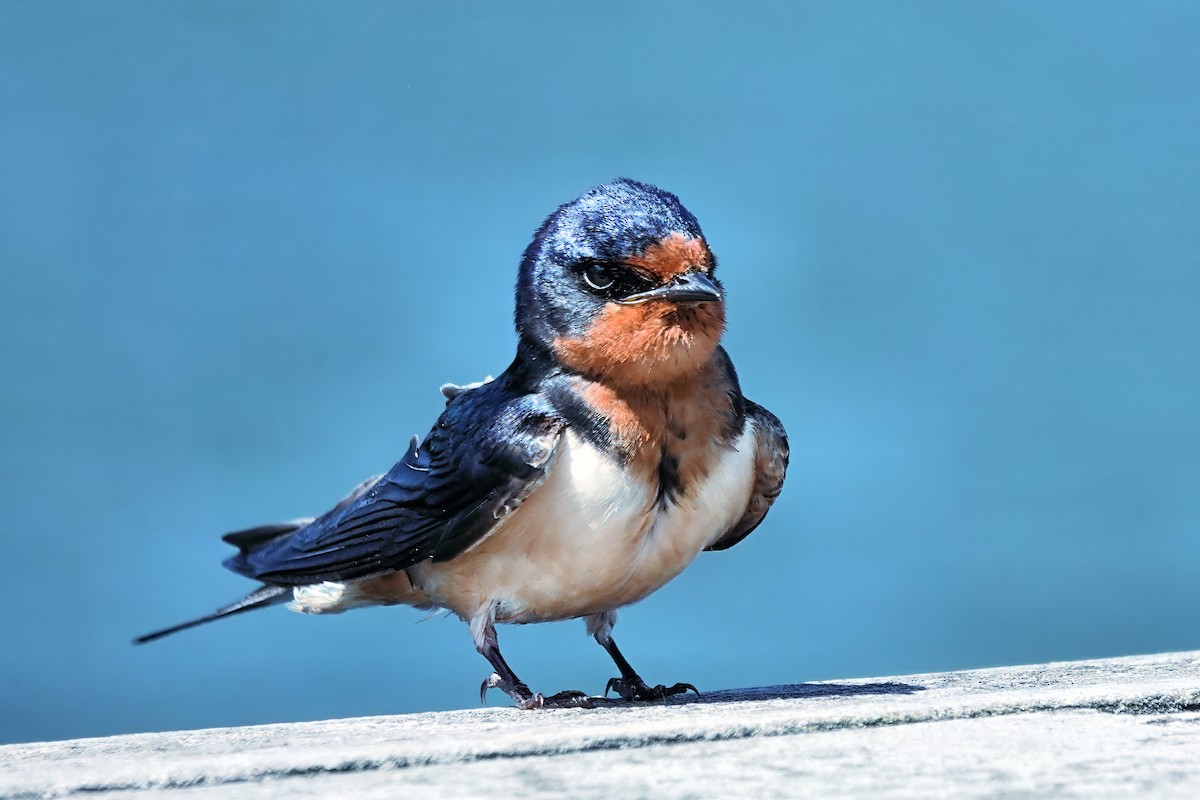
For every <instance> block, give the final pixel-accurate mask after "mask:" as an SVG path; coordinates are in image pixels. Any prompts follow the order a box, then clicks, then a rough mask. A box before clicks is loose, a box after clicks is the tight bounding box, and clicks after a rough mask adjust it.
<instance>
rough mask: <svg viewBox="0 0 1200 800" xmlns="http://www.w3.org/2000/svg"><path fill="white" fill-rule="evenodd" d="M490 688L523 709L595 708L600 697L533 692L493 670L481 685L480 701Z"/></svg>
mask: <svg viewBox="0 0 1200 800" xmlns="http://www.w3.org/2000/svg"><path fill="white" fill-rule="evenodd" d="M488 689H499V690H501V691H502V692H504V693H505V694H506V695H508V696H509V697H511V698H512V699H513V705H515V706H516V707H517V708H520V709H523V710H531V709H535V708H595V707H596V704H595V702H593V701H596V700H601V699H602V698H598V697H588V696H587V695H586V694H584V693H583V692H577V691H573V690H572V691H566V692H559V693H558V694H552V695H550V696H549V697H546V696H545V695H543V694H542V693H541V692H533V691H530V690H529V687H528V686H526V685H525V684H523V683H521V682H520V681H517V682H515V683H513V682H510V681H506V680H504V678H502V677H500V674H499V673H496V672H493V673H492V674H491V675H489V676H487V678H486V679H485V680H484V682H483V685H482V686H480V687H479V702H481V703H486V702H487V700H486V697H487V692H488Z"/></svg>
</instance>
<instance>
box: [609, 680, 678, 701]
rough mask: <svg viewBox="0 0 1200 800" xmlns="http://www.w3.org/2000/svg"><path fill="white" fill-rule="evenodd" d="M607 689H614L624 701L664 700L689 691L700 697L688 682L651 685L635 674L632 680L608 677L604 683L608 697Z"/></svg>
mask: <svg viewBox="0 0 1200 800" xmlns="http://www.w3.org/2000/svg"><path fill="white" fill-rule="evenodd" d="M609 691H615V692H616V693H617V694H619V695H620V696H621V699H622V700H624V701H626V702H632V701H634V700H666V699H667V698H668V697H671V696H672V695H676V694H685V693H687V692H689V691H691V692H695V693H696V697H700V690H699V689H697V688H696V687H695V686H692V685H691V684H690V683H677V684H675V685H674V686H663V685H662V684H661V683H660V684H659V685H658V686H653V687H652V686H649V685H648V684H647V683H646V682H645V681H643V680H642V679H641V678H637V677H636V676H635V678H634V679H633V680H627V679H625V678H609V679H608V683H607V684H605V685H604V696H605V697H608V693H609Z"/></svg>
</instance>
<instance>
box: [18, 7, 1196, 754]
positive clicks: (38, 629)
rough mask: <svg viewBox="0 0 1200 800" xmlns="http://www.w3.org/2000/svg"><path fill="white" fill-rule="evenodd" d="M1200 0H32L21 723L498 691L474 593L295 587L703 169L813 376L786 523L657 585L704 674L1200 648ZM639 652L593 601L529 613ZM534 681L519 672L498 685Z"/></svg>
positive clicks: (586, 660)
mask: <svg viewBox="0 0 1200 800" xmlns="http://www.w3.org/2000/svg"><path fill="white" fill-rule="evenodd" d="M1197 30H1200V6H1197V5H1196V4H1195V3H1192V2H1179V3H1168V2H1140V3H1097V2H1055V3H1045V2H1042V0H1031V1H1030V2H1020V1H1018V0H1005V2H976V3H960V2H949V1H948V2H908V3H852V2H838V3H833V2H830V3H822V4H812V3H790V2H789V3H779V4H773V5H772V4H757V3H736V4H730V3H719V2H704V3H686V4H684V3H680V4H654V3H650V4H647V3H632V2H630V3H620V2H612V3H604V4H583V3H551V2H542V3H487V4H483V3H480V4H473V3H463V2H447V3H391V2H387V3H369V2H356V3H348V4H322V3H300V2H275V3H268V2H257V3H243V2H212V0H204V2H199V1H197V2H149V1H147V2H108V3H59V2H48V1H46V0H37V1H34V0H28V1H26V2H14V1H13V0H9V2H4V3H2V4H0V67H2V68H0V111H2V114H0V267H2V269H3V291H2V292H0V346H2V350H0V355H2V359H3V361H2V362H0V366H2V369H3V381H2V382H0V420H2V423H0V424H2V426H3V443H2V444H3V447H2V454H0V458H2V461H0V470H2V476H0V477H2V484H0V485H2V490H3V511H2V512H0V514H2V517H0V537H2V539H0V547H2V553H0V563H2V564H3V568H4V577H3V587H2V590H0V596H2V597H3V613H2V614H0V641H2V642H3V652H2V654H0V686H2V687H3V689H2V691H0V740H8V741H12V740H33V739H44V738H62V737H72V736H85V735H99V734H108V733H117V732H124V731H141V730H151V729H165V728H190V727H198V726H215V725H231V724H242V723H256V722H268V721H279V720H299V719H313V718H323V717H330V716H351V715H359V714H374V713H393V712H403V711H413V710H418V709H445V708H457V707H470V706H473V705H474V704H475V703H476V702H477V695H476V687H478V685H479V681H480V680H481V679H482V678H483V677H484V675H485V674H486V673H487V672H488V671H489V670H488V667H487V665H486V663H485V662H484V660H483V659H482V658H480V657H479V656H478V655H477V654H476V653H475V652H474V651H473V650H472V648H471V645H470V642H469V639H468V637H467V632H466V630H465V627H464V626H463V625H462V624H461V623H459V622H458V621H456V620H453V619H436V620H431V621H429V622H426V623H424V624H421V625H417V624H414V623H416V622H417V621H418V620H419V619H421V617H422V614H421V613H420V612H416V611H412V610H409V609H371V610H366V611H358V612H355V613H352V614H348V615H346V616H342V617H333V618H328V619H326V618H309V617H302V616H299V615H294V614H289V613H286V612H284V611H283V610H281V609H272V610H270V611H266V612H261V613H256V614H253V615H249V616H245V617H240V618H235V619H233V620H229V621H225V622H223V623H221V624H217V625H213V626H209V627H206V628H203V629H200V630H196V631H192V632H189V633H187V634H182V635H180V636H178V637H175V638H171V639H168V640H165V641H163V642H160V643H157V644H154V645H152V646H147V647H144V648H134V647H131V646H130V644H129V639H130V637H131V636H133V635H135V634H137V633H141V632H144V631H146V630H149V629H151V628H154V627H158V626H161V625H165V624H169V623H172V622H175V621H178V620H180V619H183V618H186V617H189V616H192V615H194V614H197V613H201V612H204V611H207V610H209V609H211V608H214V607H216V606H217V605H219V604H221V603H222V602H224V601H226V600H230V599H233V598H235V597H237V596H240V594H241V593H242V592H244V591H245V590H246V589H247V588H248V587H249V585H250V584H248V583H247V582H246V581H244V580H243V579H240V578H238V577H236V576H234V575H232V574H228V573H226V572H225V571H224V570H222V569H221V567H220V564H219V562H220V559H221V558H222V557H224V556H225V555H226V554H227V552H228V548H227V547H226V546H225V545H223V544H222V543H221V542H220V541H219V540H218V539H217V536H218V534H220V533H222V532H224V531H226V530H229V529H232V528H237V527H240V526H245V525H250V524H255V523H260V522H267V521H273V520H275V519H279V518H286V517H290V516H295V515H303V514H309V513H314V512H319V511H322V510H324V509H325V508H326V507H328V506H329V505H330V504H331V503H332V502H334V501H336V500H337V499H338V498H339V497H340V496H341V495H342V494H343V493H344V492H345V491H347V490H349V489H350V488H351V487H352V486H353V485H354V484H355V483H357V482H358V480H360V479H361V478H362V477H364V476H366V475H368V474H373V473H375V472H378V471H382V470H384V469H386V468H387V467H389V466H390V465H391V464H392V463H393V462H394V461H395V460H396V458H398V457H399V455H400V454H401V452H402V450H403V447H404V444H405V442H406V441H407V439H408V438H409V437H410V436H411V435H412V434H414V433H418V432H421V433H423V432H424V431H425V430H427V428H428V426H429V424H430V423H431V422H432V421H433V419H434V418H435V416H436V414H437V413H438V411H439V409H440V407H441V405H442V400H441V398H440V396H439V395H438V392H437V387H438V385H439V384H440V383H442V382H444V381H457V382H465V381H469V380H473V379H477V378H479V377H481V376H483V375H484V374H486V373H489V372H493V373H494V372H497V371H499V370H501V369H503V367H504V366H505V365H506V364H507V363H508V361H509V359H510V358H511V354H512V350H513V345H514V335H513V332H512V324H511V313H512V286H513V281H514V276H515V270H516V265H517V261H518V258H519V255H520V253H521V250H522V248H523V247H524V245H525V244H526V242H527V240H528V237H529V235H530V233H531V232H532V231H533V229H534V228H535V227H536V226H537V224H538V223H539V222H540V221H541V220H542V218H543V217H544V216H545V215H546V214H547V213H548V212H549V211H551V210H552V209H553V208H554V206H555V205H557V204H558V203H560V202H564V201H566V200H569V199H571V198H572V197H574V196H575V195H576V194H578V193H579V192H580V191H582V190H583V189H585V188H586V187H587V186H589V185H591V184H594V183H597V182H601V181H604V180H608V179H611V178H613V177H615V176H617V175H628V176H631V177H635V178H639V179H642V180H647V181H651V182H654V183H658V184H660V185H662V186H663V187H665V188H668V189H670V190H671V191H674V192H676V193H678V194H679V195H680V196H681V197H682V198H683V200H684V202H685V203H686V204H687V205H688V206H689V207H690V208H691V210H692V211H693V212H695V213H696V214H697V215H698V217H699V218H700V220H701V223H702V224H703V225H704V228H705V231H706V234H707V236H708V238H709V240H710V242H711V243H712V246H713V248H714V249H715V251H716V252H717V254H718V256H719V257H720V259H721V265H722V266H721V275H722V278H723V279H724V281H725V282H726V285H727V288H728V290H729V295H730V298H731V307H730V323H729V333H728V337H727V346H728V348H729V350H730V352H731V353H732V355H733V357H734V360H735V362H736V364H737V366H738V368H739V370H740V373H741V375H742V380H743V386H744V388H745V390H746V393H747V394H748V395H749V396H750V397H752V398H753V399H755V400H757V401H758V402H760V403H763V404H764V405H766V406H768V407H769V408H771V409H773V410H774V411H775V412H776V413H778V414H779V416H780V417H782V418H783V420H784V422H785V423H786V424H787V426H788V429H789V431H790V433H791V438H792V442H793V451H794V452H793V459H792V468H791V473H790V476H789V482H788V485H787V488H786V490H785V492H784V494H783V497H782V498H781V499H780V501H779V503H778V505H777V506H776V508H775V510H774V512H773V513H772V514H771V516H770V517H769V518H768V520H767V522H766V524H765V525H764V526H763V527H762V528H760V529H759V531H758V532H757V533H756V534H755V535H754V536H753V537H751V538H750V539H749V540H747V541H746V542H745V543H743V544H741V545H739V546H738V547H736V548H735V549H733V550H731V551H729V552H726V553H720V554H707V555H704V556H703V557H701V558H700V559H699V560H698V562H697V563H696V564H694V565H693V567H692V568H691V569H690V570H689V571H688V572H686V573H685V574H684V575H683V576H681V577H680V578H679V579H678V580H676V581H675V582H673V583H672V584H671V585H669V586H668V587H667V588H665V589H664V590H663V591H661V592H660V593H658V594H656V595H654V596H653V597H651V598H649V599H648V600H646V601H644V602H643V603H641V604H640V605H638V606H636V607H634V608H632V609H630V610H628V611H627V612H626V613H625V614H624V615H623V621H622V623H621V624H620V625H619V626H618V628H617V640H618V641H619V642H620V643H621V645H622V647H623V648H624V650H625V651H626V653H627V654H628V655H629V657H630V659H631V661H633V663H634V664H635V665H636V666H637V667H638V668H639V669H640V671H641V672H642V673H643V674H644V675H645V676H646V677H647V678H648V679H649V680H651V681H652V682H658V681H665V682H668V683H670V682H672V681H675V680H687V681H692V682H694V683H695V684H697V685H698V686H700V687H701V688H702V689H711V688H720V687H734V686H747V685H757V684H771V683H785V682H798V681H804V680H811V679H820V678H838V677H846V676H866V675H883V674H896V673H905V672H910V671H923V670H945V669H955V668H961V667H976V666H984V665H998V664H1012V663H1020V662H1039V661H1046V660H1051V659H1073V658H1086V657H1099V656H1111V655H1118V654H1125V653H1139V652H1152V651H1164V650H1177V649H1187V648H1196V647H1200V630H1198V629H1197V617H1198V614H1197V612H1198V611H1200V590H1198V588H1197V581H1196V565H1197V562H1198V559H1200V538H1198V536H1197V533H1198V524H1200V372H1198V370H1197V346H1198V344H1200V313H1198V310H1197V306H1198V301H1200V224H1198V215H1200V147H1198V146H1197V145H1198V143H1200V89H1198V88H1197V75H1200V48H1197V47H1196V46H1195V36H1196V32H1197ZM501 639H502V642H503V643H504V645H505V649H506V653H507V654H508V657H509V660H510V661H511V662H512V663H513V664H514V666H515V667H516V669H517V670H518V672H519V673H520V674H521V675H522V677H524V678H525V679H526V680H527V681H528V682H529V683H530V684H532V685H533V686H534V687H535V688H540V689H544V690H547V691H556V690H559V689H563V688H582V689H586V690H589V691H599V690H600V689H601V688H602V687H603V685H604V681H605V679H606V678H607V677H609V676H610V675H611V674H613V668H612V666H611V664H610V663H609V661H608V659H607V657H606V656H605V654H604V653H603V652H602V651H601V650H600V649H599V648H598V647H596V646H595V645H594V644H593V643H591V642H590V641H588V640H587V639H586V638H585V637H584V634H583V630H582V625H581V624H580V623H577V622H572V623H564V624H559V625H545V626H535V627H528V628H505V629H502V630H501ZM502 699H503V698H501V697H497V698H495V699H494V700H493V702H499V701H500V700H502Z"/></svg>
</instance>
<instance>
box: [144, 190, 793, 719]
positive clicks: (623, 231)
mask: <svg viewBox="0 0 1200 800" xmlns="http://www.w3.org/2000/svg"><path fill="white" fill-rule="evenodd" d="M716 267H717V260H716V257H715V256H714V255H713V253H712V251H711V249H710V248H709V245H708V242H707V240H706V239H705V237H704V234H703V232H702V230H701V228H700V224H699V222H698V221H697V219H696V217H695V216H694V215H693V214H692V213H691V212H690V211H688V210H687V209H686V208H685V207H684V206H683V205H682V203H681V202H680V201H679V198H678V197H676V196H675V195H674V194H671V193H670V192H667V191H665V190H662V189H659V188H658V187H656V186H654V185H651V184H648V183H643V182H639V181H636V180H632V179H629V178H619V179H617V180H614V181H611V182H609V183H605V184H602V185H598V186H595V187H592V188H591V189H589V190H587V191H586V192H584V193H583V194H582V195H580V196H579V197H577V198H576V199H575V200H572V201H571V202H568V203H565V204H563V205H561V206H559V207H558V208H557V209H556V210H555V211H554V212H553V213H552V214H550V215H549V216H548V217H547V218H546V219H545V221H544V222H543V223H542V224H541V226H540V227H539V228H538V229H537V230H536V232H535V233H534V235H533V238H532V240H531V241H530V243H529V245H528V247H527V248H526V249H525V251H524V254H523V256H522V258H521V261H520V266H519V270H518V278H517V284H516V313H515V324H516V331H517V337H518V343H517V351H516V355H515V357H514V359H513V361H512V363H511V364H510V365H509V366H508V368H507V369H506V370H504V372H503V373H501V374H500V375H499V376H497V377H495V378H494V379H493V378H490V377H489V378H488V379H486V380H484V381H479V382H476V383H471V384H467V385H462V386H459V385H455V384H447V385H445V386H443V387H442V394H443V395H444V397H445V400H446V406H445V409H444V411H443V412H442V413H441V415H440V416H439V418H438V420H437V421H436V423H435V424H434V425H433V427H432V428H431V429H430V431H429V433H428V434H427V435H426V436H425V437H424V439H421V438H420V437H416V436H414V437H413V439H412V441H411V443H410V444H409V446H408V448H407V450H406V451H405V453H404V455H403V457H402V458H401V459H400V461H399V462H398V463H397V464H396V465H395V466H393V467H392V468H391V470H390V471H388V472H387V473H385V474H383V475H378V476H375V477H372V478H369V479H368V480H366V481H364V482H363V483H362V484H360V485H359V486H358V487H357V488H355V489H354V490H353V491H352V492H351V493H350V494H349V495H348V496H347V497H346V498H345V499H343V500H342V501H341V502H339V503H338V504H337V505H336V506H334V507H333V508H332V509H331V510H329V511H327V512H325V513H324V514H322V515H321V516H318V517H315V518H302V519H295V520H290V521H286V522H279V523H275V524H270V525H262V526H258V527H254V528H249V529H246V530H240V531H235V532H233V533H228V534H226V535H225V536H223V537H222V538H223V540H224V541H225V542H227V543H228V544H231V545H233V546H234V547H236V548H237V550H238V552H237V554H236V555H233V556H231V557H230V558H228V559H226V560H225V561H224V566H225V567H226V568H228V569H230V570H232V571H233V572H235V573H237V574H239V575H242V576H245V577H247V578H251V579H253V580H256V581H258V582H259V583H260V584H261V585H260V586H259V587H258V588H256V589H255V590H254V591H252V592H250V593H249V594H248V595H246V596H245V597H244V598H242V599H241V600H238V601H237V602H234V603H231V604H229V605H227V606H224V607H222V608H219V609H218V610H216V611H215V612H213V613H212V614H207V615H205V616H202V617H199V618H197V619H193V620H189V621H187V622H184V623H182V624H178V625H174V626H171V627H169V628H165V629H163V630H159V631H155V632H154V633H150V634H146V635H145V636H141V637H138V638H137V639H135V640H134V641H135V643H138V644H141V643H145V642H149V641H152V640H155V639H158V638H161V637H163V636H166V635H167V634H170V633H175V632H177V631H180V630H184V629H186V628H191V627H193V626H196V625H200V624H202V623H206V622H210V621H212V620H215V619H220V618H223V617H228V616H231V615H234V614H240V613H243V612H246V611H250V610H254V609H258V608H263V607H267V606H272V605H276V604H282V603H288V604H289V608H290V609H292V610H294V611H299V612H303V613H308V614H332V613H340V612H343V611H346V610H349V609H353V608H358V607H364V606H373V605H409V606H414V607H417V608H423V609H446V610H449V611H450V612H452V613H453V614H455V615H457V616H458V617H459V618H461V619H462V620H463V621H464V622H466V623H467V625H468V628H469V631H470V636H471V639H472V641H473V643H474V645H475V648H476V650H477V651H478V652H479V653H480V654H481V655H482V656H483V657H484V658H485V659H487V661H488V662H489V664H490V665H491V667H492V669H493V672H492V673H491V674H490V675H488V677H487V678H486V679H485V680H484V681H483V684H482V686H481V687H480V698H481V702H486V693H487V692H488V691H489V690H491V689H499V690H501V691H503V692H504V693H505V694H507V695H508V696H509V698H511V700H512V702H513V704H514V705H515V706H516V707H517V708H521V709H540V708H589V707H594V706H595V705H596V703H597V701H599V700H601V699H602V698H601V697H596V696H590V695H588V694H586V693H584V692H581V691H575V690H568V691H562V692H558V693H555V694H550V695H544V694H542V693H541V692H534V691H532V690H530V688H529V687H528V686H527V685H526V684H525V683H524V682H522V681H521V680H520V679H519V678H518V677H517V674H516V673H515V672H514V671H513V669H512V667H510V666H509V664H508V662H507V661H505V659H504V656H503V655H502V654H501V652H500V645H499V639H498V636H497V632H496V626H497V625H498V624H503V623H509V624H528V623H538V622H551V621H558V620H568V619H580V618H581V619H583V621H584V623H585V627H586V631H587V633H588V635H590V636H591V637H592V638H594V639H595V640H596V642H597V643H599V644H600V645H601V646H602V647H603V648H604V649H605V650H606V651H607V652H608V655H609V656H610V657H611V658H612V660H613V662H614V663H615V665H616V667H617V670H618V672H619V673H620V674H619V676H617V677H614V678H612V679H610V680H609V681H608V683H607V685H606V686H605V691H604V694H603V696H602V697H603V698H608V697H609V694H610V692H612V693H615V694H616V695H617V696H618V697H619V698H620V700H621V701H626V702H637V701H663V700H665V698H667V697H670V696H673V695H677V694H683V693H686V692H689V691H692V692H695V693H696V694H697V695H699V691H698V690H697V689H696V688H695V686H693V685H692V684H690V683H682V682H681V683H675V684H673V685H671V686H666V685H663V684H657V685H654V686H651V685H650V684H648V683H647V682H646V681H645V680H643V679H642V677H641V676H640V675H639V674H638V672H637V671H636V670H635V669H634V668H633V667H632V666H631V665H630V663H629V662H628V661H627V660H626V658H625V656H624V655H623V654H622V652H621V651H620V650H619V649H618V648H617V644H616V642H615V640H614V639H613V626H614V625H615V623H616V620H617V612H618V610H619V609H622V608H624V607H626V606H629V605H630V604H633V603H636V602H637V601H639V600H641V599H643V598H645V597H646V596H648V595H649V594H651V593H652V592H654V591H656V590H658V589H660V588H661V587H662V586H664V585H665V584H666V583H668V582H669V581H670V580H672V579H673V578H675V577H676V576H677V575H679V574H680V573H681V572H682V571H683V569H684V568H685V567H687V566H688V565H689V564H690V563H692V561H694V560H695V559H696V558H697V557H698V556H699V555H700V554H701V553H702V552H704V551H720V550H725V549H728V548H730V547H733V546H734V545H736V544H738V543H739V542H741V541H742V540H743V539H745V538H746V537H747V536H748V535H749V534H750V533H751V532H752V531H753V530H755V528H757V527H758V526H759V524H760V523H761V522H762V521H763V518H764V517H765V516H766V515H767V512H768V510H769V509H770V508H771V506H772V504H773V503H774V502H775V500H776V498H777V497H778V496H779V494H780V490H781V489H782V487H783V482H784V478H785V475H786V471H787V464H788V458H789V453H790V451H789V447H788V440H787V434H786V432H785V430H784V427H783V424H782V423H781V422H780V421H779V419H778V417H776V416H775V415H774V414H772V413H771V412H770V411H768V410H767V409H765V408H763V407H762V406H760V405H758V404H756V403H754V402H752V401H751V400H749V399H748V398H746V397H745V396H744V395H743V394H742V392H741V388H740V385H739V382H738V377H737V373H736V372H735V370H734V366H733V362H732V360H731V359H730V356H729V355H728V353H727V352H726V351H725V349H724V347H722V345H721V338H722V335H723V333H724V331H725V323H726V293H725V289H724V286H723V285H722V283H721V282H720V281H719V280H718V279H717V277H716V274H715V271H716ZM612 702H618V701H617V700H616V698H614V699H613V700H612Z"/></svg>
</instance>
